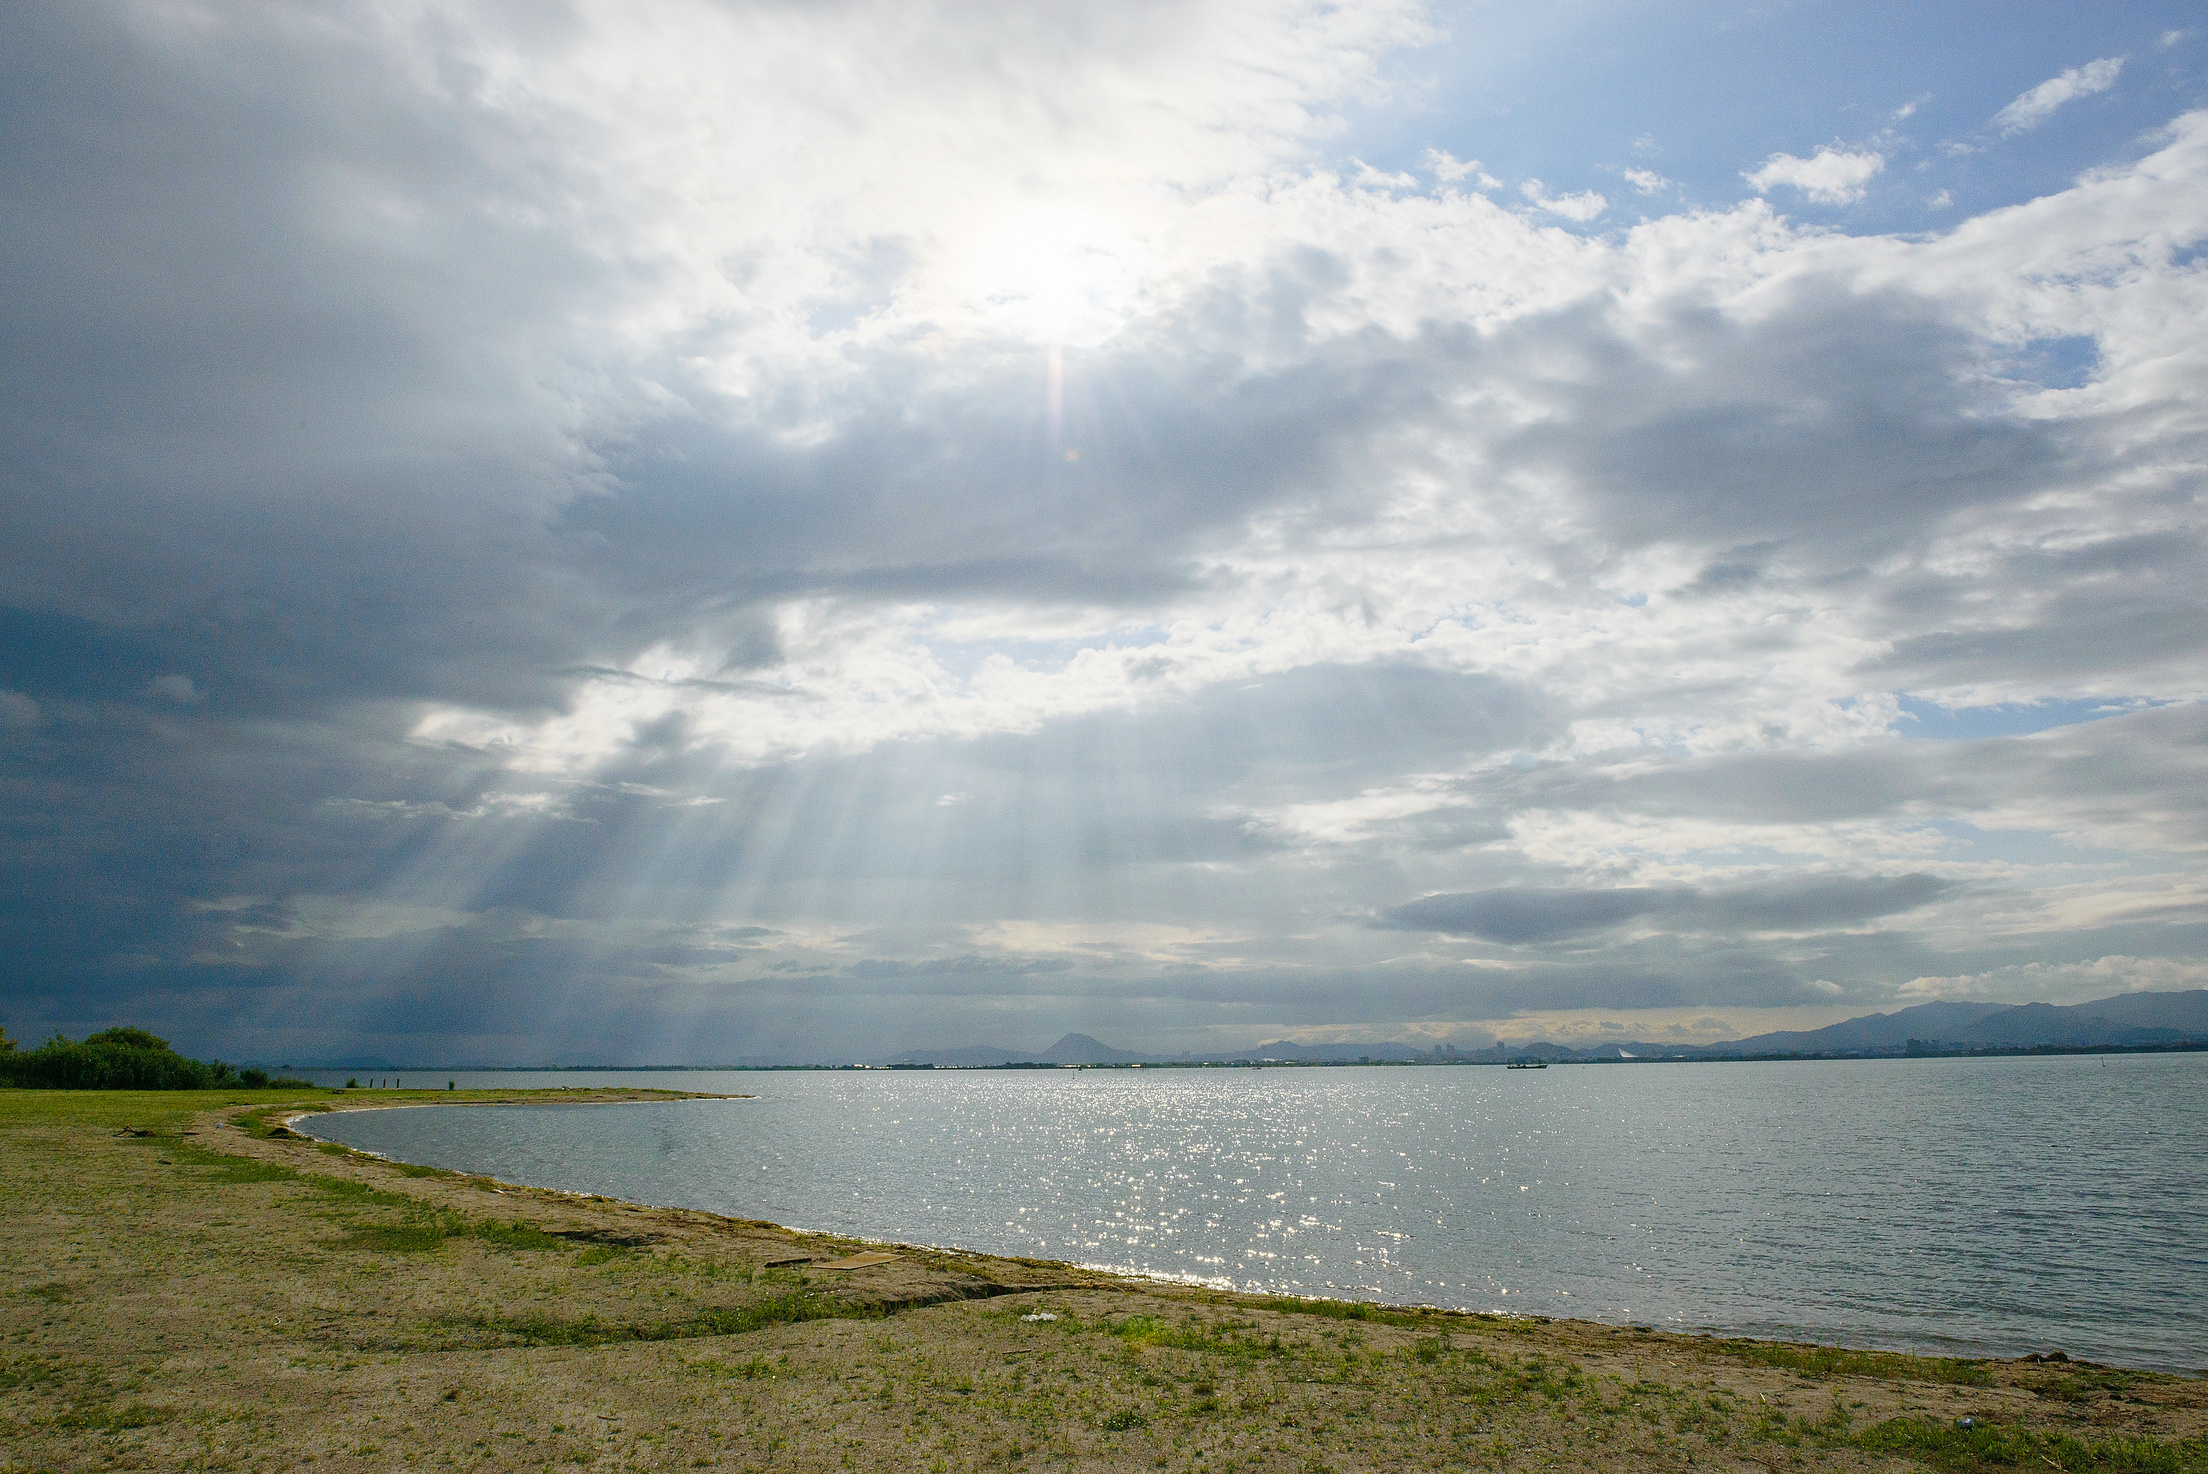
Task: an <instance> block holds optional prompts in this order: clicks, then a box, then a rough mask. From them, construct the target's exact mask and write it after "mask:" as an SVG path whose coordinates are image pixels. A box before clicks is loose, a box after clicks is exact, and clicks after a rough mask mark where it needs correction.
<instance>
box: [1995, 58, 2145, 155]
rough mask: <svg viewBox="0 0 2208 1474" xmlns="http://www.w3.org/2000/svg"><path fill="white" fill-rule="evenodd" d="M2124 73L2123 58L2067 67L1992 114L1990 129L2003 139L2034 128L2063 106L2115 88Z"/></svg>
mask: <svg viewBox="0 0 2208 1474" xmlns="http://www.w3.org/2000/svg"><path fill="white" fill-rule="evenodd" d="M2123 70H2124V59H2123V58H2122V57H2120V56H2104V57H2102V58H2101V59H2100V60H2099V61H2089V62H2087V63H2086V64H2085V65H2084V66H2082V67H2066V68H2064V70H2063V71H2062V73H2061V75H2059V76H2054V77H2049V78H2048V79H2047V80H2046V81H2044V82H2042V83H2040V84H2039V85H2038V86H2037V87H2034V88H2033V89H2032V90H2031V91H2029V92H2026V93H2024V94H2022V95H2021V96H2019V97H2018V98H2017V99H2016V100H2015V101H2014V102H2011V103H2010V104H2009V105H2008V106H2007V107H2005V108H2003V109H2001V111H1999V112H1997V113H1995V114H1994V115H1993V126H1994V127H1995V128H1997V129H1999V130H2000V133H2001V136H2002V137H2004V138H2013V137H2014V136H2016V135H2017V134H2019V133H2022V132H2025V131H2026V130H2028V129H2032V128H2037V127H2038V126H2039V125H2040V124H2042V123H2044V122H2046V121H2047V120H2048V119H2049V118H2050V117H2052V116H2054V112H2055V109H2057V108H2059V107H2061V106H2062V105H2063V104H2064V103H2066V102H2074V101H2076V100H2077V99H2078V98H2081V97H2090V96H2092V95H2093V94H2094V93H2096V92H2106V91H2107V90H2108V89H2109V88H2111V87H2113V86H2115V85H2116V79H2117V77H2119V76H2121V75H2122V74H2123Z"/></svg>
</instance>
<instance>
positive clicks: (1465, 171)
mask: <svg viewBox="0 0 2208 1474" xmlns="http://www.w3.org/2000/svg"><path fill="white" fill-rule="evenodd" d="M1426 167H1427V168H1428V169H1430V170H1432V171H1433V175H1434V177H1435V178H1436V179H1439V180H1441V181H1443V182H1444V183H1447V184H1455V183H1457V182H1458V181H1459V180H1464V179H1470V180H1471V181H1472V182H1473V183H1475V184H1477V185H1478V186H1479V187H1480V188H1481V189H1500V188H1501V187H1502V183H1503V181H1501V180H1500V179H1497V178H1496V177H1495V176H1494V175H1492V174H1490V173H1488V172H1487V171H1486V170H1485V169H1482V168H1481V167H1480V161H1479V160H1478V159H1460V158H1457V157H1456V156H1455V155H1453V154H1451V153H1449V152H1448V151H1447V150H1445V149H1438V148H1430V149H1428V150H1426Z"/></svg>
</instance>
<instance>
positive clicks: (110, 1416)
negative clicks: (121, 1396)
mask: <svg viewBox="0 0 2208 1474" xmlns="http://www.w3.org/2000/svg"><path fill="white" fill-rule="evenodd" d="M176 1415H177V1413H176V1409H175V1408H173V1407H154V1406H151V1405H150V1404H147V1403H143V1402H132V1403H124V1404H120V1405H117V1404H104V1405H103V1404H91V1405H86V1406H79V1407H75V1408H71V1409H70V1410H69V1411H68V1412H66V1413H63V1414H62V1415H61V1416H60V1417H58V1418H56V1419H54V1426H55V1427H56V1428H77V1429H83V1430H85V1431H87V1432H92V1433H120V1432H122V1431H123V1430H124V1429H126V1428H150V1427H152V1426H153V1425H154V1424H155V1423H166V1422H167V1421H169V1419H171V1418H173V1417H175V1416H176Z"/></svg>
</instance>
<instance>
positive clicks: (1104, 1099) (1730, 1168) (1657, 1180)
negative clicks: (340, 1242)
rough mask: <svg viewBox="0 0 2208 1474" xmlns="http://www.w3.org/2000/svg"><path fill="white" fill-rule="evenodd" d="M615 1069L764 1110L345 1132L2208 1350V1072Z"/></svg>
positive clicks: (1857, 1066) (825, 1225)
mask: <svg viewBox="0 0 2208 1474" xmlns="http://www.w3.org/2000/svg"><path fill="white" fill-rule="evenodd" d="M453 1078H459V1077H458V1076H456V1075H454V1074H452V1073H451V1072H440V1074H439V1076H438V1082H439V1083H442V1081H443V1080H445V1079H453ZM614 1078H622V1079H630V1080H634V1081H636V1082H637V1083H647V1082H649V1083H656V1084H667V1085H674V1086H676V1087H677V1088H682V1089H690V1090H729V1091H748V1092H753V1093H755V1094H756V1095H757V1097H758V1098H757V1099H753V1100H741V1101H705V1102H683V1103H676V1104H666V1105H632V1106H621V1107H584V1106H575V1107H560V1106H542V1107H517V1108H504V1109H467V1108H438V1107H431V1108H424V1109H410V1110H403V1111H388V1112H373V1113H362V1114H348V1115H345V1116H342V1117H339V1118H337V1119H334V1120H331V1121H329V1122H326V1123H317V1125H316V1129H317V1130H318V1131H319V1132H321V1133H322V1134H326V1135H328V1136H329V1137H331V1138H332V1139H335V1140H338V1141H343V1142H345V1143H347V1144H349V1145H352V1146H356V1147H361V1148H364V1149H367V1150H371V1151H377V1152H382V1153H384V1154H386V1155H389V1156H393V1157H397V1158H400V1159H402V1160H407V1161H415V1162H425V1163H431V1164H435V1165H439V1166H446V1167H454V1168H460V1169H464V1170H468V1171H474V1172H487V1173H491V1174H494V1175H496V1176H499V1177H502V1178H506V1179H508V1180H512V1181H520V1182H527V1183H533V1184H537V1185H541V1186H547V1187H557V1188H565V1189H569V1190H574V1191H585V1192H597V1193H605V1194H607V1195H610V1196H615V1197H622V1198H629V1199H633V1200H636V1201H641V1202H649V1203H660V1204H670V1205H680V1206H686V1207H696V1208H705V1209H709V1210H711V1211H714V1212H718V1213H726V1214H731V1215H735V1216H740V1217H746V1218H764V1219H770V1220H773V1221H775V1222H779V1223H786V1224H790V1225H792V1226H795V1227H801V1228H808V1229H820V1230H827V1231H832V1232H837V1233H844V1234H852V1235H858V1236H861V1237H867V1238H877V1239H888V1240H896V1241H904V1242H925V1243H932V1244H942V1245H954V1246H959V1247H965V1248H973V1249H981V1250H987V1251H991V1252H995V1253H1003V1254H1019V1255H1029V1256H1034V1257H1040V1258H1051V1259H1067V1260H1073V1261H1076V1262H1079V1263H1082V1264H1088V1265H1094V1266H1097V1267H1101V1268H1108V1269H1114V1270H1122V1271H1129V1272H1134V1273H1141V1274H1153V1275H1171V1276H1177V1277H1183V1278H1189V1279H1196V1280H1203V1281H1207V1282H1212V1283H1217V1284H1221V1285H1229V1286H1233V1287H1236V1288H1244V1289H1258V1290H1270V1291H1277V1292H1283V1293H1290V1294H1309V1295H1334V1296H1351V1297H1359V1298H1368V1299H1374V1300H1386V1301H1394V1302H1416V1303H1427V1304H1437V1305H1447V1306H1456V1307H1463V1308H1471V1309H1483V1310H1510V1311H1524V1312H1527V1313H1534V1314H1550V1315H1576V1316H1585V1317H1591V1318H1597V1319H1605V1320H1617V1321H1639V1322H1647V1323H1664V1324H1668V1325H1673V1326H1678V1327H1688V1328H1708V1329H1717V1330H1724V1331H1730V1332H1736V1333H1744V1334H1750V1335H1768V1336H1784V1337H1796V1338H1810V1339H1821V1340H1841V1341H1847V1342H1850V1343H1854V1344H1879V1345H1889V1346H1901V1347H1907V1348H1911V1349H1925V1350H1954V1351H1966V1352H1979V1351H1983V1352H1995V1353H2003V1354H2015V1353H2020V1352H2023V1351H2027V1350H2040V1349H2048V1348H2051V1347H2056V1346H2060V1347H2062V1348H2064V1349H2065V1350H2067V1351H2069V1352H2070V1353H2071V1354H2072V1355H2083V1356H2088V1357H2092V1358H2094V1359H2099V1360H2108V1361H2114V1362H2120V1363H2125V1364H2130V1365H2139V1366H2155V1367H2180V1368H2193V1367H2197V1366H2199V1365H2200V1364H2202V1363H2203V1362H2208V1355H2204V1354H2203V1349H2204V1347H2208V1335H2204V1332H2208V1317H2204V1313H2203V1310H2202V1306H2203V1304H2204V1303H2208V1189H2204V1184H2203V1169H2202V1163H2203V1160H2204V1149H2208V1089H2204V1088H2203V1087H2204V1086H2208V1056H2204V1055H2199V1054H2192V1055H2150V1056H2141V1055H2132V1056H2067V1057H2058V1058H2025V1059H2001V1060H1906V1061H1903V1060H1896V1061H1860V1062H1856V1061H1851V1062H1844V1063H1841V1062H1835V1063H1809V1062H1804V1063H1787V1064H1725V1065H1718V1064H1707V1065H1683V1066H1674V1065H1666V1066H1609V1067H1598V1066H1580V1067H1573V1068H1557V1069H1550V1070H1546V1071H1538V1072H1536V1071H1515V1072H1505V1071H1502V1070H1497V1069H1482V1068H1440V1069H1384V1068H1375V1069H1355V1068H1350V1069H1327V1070H1266V1071H1246V1070H1236V1071H1225V1070H1216V1071H1177V1070H1175V1071H1154V1070H1153V1071H1081V1072H1074V1071H1039V1072H986V1073H983V1072H962V1073H955V1074H952V1073H942V1072H910V1073H907V1072H898V1073H881V1072H867V1073H818V1074H799V1073H733V1072H732V1073H729V1074H725V1075H709V1074H703V1073H698V1072H682V1073H671V1074H668V1075H630V1076H622V1077H614V1076H598V1075H593V1076H590V1077H588V1079H589V1082H590V1083H598V1082H599V1081H601V1080H611V1079H614ZM424 1083H426V1081H425V1082H424ZM463 1083H470V1084H473V1083H496V1084H505V1085H520V1084H527V1083H544V1084H568V1085H572V1084H577V1083H581V1082H580V1081H579V1080H578V1077H576V1076H575V1075H572V1074H559V1075H552V1076H548V1077H544V1078H542V1079H537V1080H533V1079H531V1078H530V1077H523V1076H517V1075H512V1074H499V1075H495V1076H484V1077H474V1076H471V1077H469V1078H468V1079H467V1080H466V1081H464V1082H463Z"/></svg>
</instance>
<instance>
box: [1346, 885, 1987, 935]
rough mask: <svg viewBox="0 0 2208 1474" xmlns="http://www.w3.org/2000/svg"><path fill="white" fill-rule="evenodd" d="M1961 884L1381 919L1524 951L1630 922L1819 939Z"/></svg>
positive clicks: (1745, 893) (1510, 895) (1462, 909)
mask: <svg viewBox="0 0 2208 1474" xmlns="http://www.w3.org/2000/svg"><path fill="white" fill-rule="evenodd" d="M1951 888H1952V887H1951V884H1950V883H1948V882H1943V881H1941V880H1938V879H1936V878H1935V877H1933V876H1929V875H1901V876H1892V877H1888V876H1874V877H1867V878H1857V877H1848V876H1809V877H1802V878H1798V879H1784V880H1774V881H1765V882H1759V883H1756V884H1752V885H1746V886H1736V887H1733V888H1731V889H1728V890H1724V891H1719V892H1703V891H1697V890H1693V889H1689V888H1685V887H1668V888H1664V887H1647V886H1642V887H1626V888H1621V889H1617V890H1607V891H1600V890H1589V891H1570V890H1535V889H1530V888H1528V889H1519V888H1509V889H1503V890H1491V891H1479V892H1473V893H1469V894H1460V895H1439V896H1427V897H1425V898H1423V899H1421V900H1417V901H1412V902H1409V903H1407V904H1405V905H1402V906H1397V907H1394V908H1392V909H1391V910H1388V911H1385V912H1383V913H1381V920H1382V923H1383V924H1385V925H1389V926H1396V927H1403V928H1410V929H1417V930H1426V931H1442V932H1450V933H1453V934H1456V935H1460V936H1471V937H1478V938H1480V939H1482V940H1484V941H1490V942H1501V943H1504V944H1506V945H1511V946H1517V945H1522V944H1527V943H1542V942H1554V941H1561V940H1566V939H1569V938H1574V937H1579V936H1583V935H1585V934H1587V933H1589V932H1593V931H1599V930H1602V929H1604V928H1608V927H1612V926H1616V925H1619V924H1620V923H1623V922H1627V921H1634V920H1640V919H1643V918H1649V919H1652V920H1654V921H1655V922H1656V923H1657V924H1660V925H1662V924H1668V925H1671V926H1690V927H1693V926H1703V927H1720V928H1727V929H1737V930H1744V931H1750V932H1761V931H1815V930H1818V929H1821V928H1825V927H1832V926H1840V925H1848V924H1852V923H1857V922H1863V921H1870V920H1875V919H1877V918H1879V917H1883V916H1891V915H1894V914H1897V913H1899V912H1904V911H1913V910H1915V909H1917V908H1918V907H1920V906H1925V905H1928V904H1930V903H1931V902H1932V901H1935V900H1937V899H1939V898H1940V897H1941V896H1942V895H1943V894H1945V893H1946V892H1947V891H1948V890H1950V889H1951Z"/></svg>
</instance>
